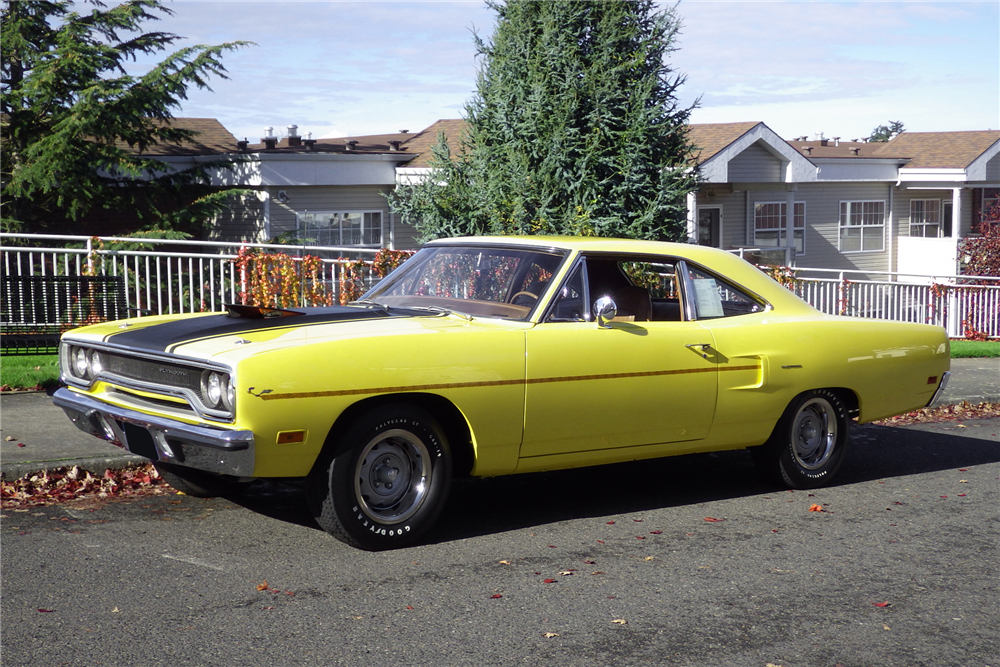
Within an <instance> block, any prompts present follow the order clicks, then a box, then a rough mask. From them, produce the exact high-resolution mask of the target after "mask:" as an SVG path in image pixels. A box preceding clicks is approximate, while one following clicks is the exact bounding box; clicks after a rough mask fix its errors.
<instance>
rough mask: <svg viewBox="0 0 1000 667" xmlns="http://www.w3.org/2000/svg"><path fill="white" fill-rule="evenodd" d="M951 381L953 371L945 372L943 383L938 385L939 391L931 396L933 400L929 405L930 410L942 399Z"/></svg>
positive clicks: (942, 378) (942, 377)
mask: <svg viewBox="0 0 1000 667" xmlns="http://www.w3.org/2000/svg"><path fill="white" fill-rule="evenodd" d="M949 379H951V371H945V372H944V375H942V376H941V382H940V383H939V384H938V388H937V391H935V392H934V395H933V396H931V400H930V401H929V402H928V403H927V407H928V408H929V407H931V406H933V405H934V403H935V402H936V401H937V400H938V399H939V398H941V394H943V393H944V390H945V389H947V388H948V380H949Z"/></svg>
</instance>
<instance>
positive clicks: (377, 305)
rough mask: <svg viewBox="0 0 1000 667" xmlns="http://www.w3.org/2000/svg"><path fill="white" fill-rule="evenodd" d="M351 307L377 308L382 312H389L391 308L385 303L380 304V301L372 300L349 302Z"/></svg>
mask: <svg viewBox="0 0 1000 667" xmlns="http://www.w3.org/2000/svg"><path fill="white" fill-rule="evenodd" d="M347 305H349V306H373V307H375V308H381V309H382V310H389V306H387V305H385V304H384V303H379V302H378V301H372V300H371V299H358V300H357V301H350V302H348V304H347Z"/></svg>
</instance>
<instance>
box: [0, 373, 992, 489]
mask: <svg viewBox="0 0 1000 667" xmlns="http://www.w3.org/2000/svg"><path fill="white" fill-rule="evenodd" d="M951 373H952V374H951V382H950V383H949V385H948V389H947V391H946V392H945V394H944V396H943V397H942V398H940V399H939V400H938V405H945V404H959V403H961V402H962V401H968V402H969V403H972V404H976V403H982V402H1000V359H952V361H951ZM145 461H146V459H144V458H142V457H139V456H133V455H132V454H129V453H128V452H127V451H125V450H124V449H121V448H119V447H116V446H114V445H112V444H110V443H108V442H105V441H103V440H100V439H98V438H95V437H93V436H91V435H88V434H86V433H84V432H83V431H81V430H79V429H77V428H76V427H75V426H74V425H73V424H72V423H71V422H70V420H69V418H68V417H66V415H65V413H63V411H62V410H61V409H60V408H57V407H56V406H55V405H53V404H52V399H51V397H50V396H48V394H46V393H45V392H17V393H9V392H4V393H3V394H0V473H2V477H3V479H8V480H10V479H18V478H20V477H23V476H24V475H27V474H34V473H36V472H38V471H41V470H50V469H54V468H62V467H67V466H74V465H76V466H80V467H81V468H83V469H85V470H89V471H91V472H95V473H102V472H104V470H106V469H108V468H124V467H127V466H129V465H135V464H139V463H144V462H145Z"/></svg>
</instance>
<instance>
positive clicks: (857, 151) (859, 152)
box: [851, 148, 861, 155]
mask: <svg viewBox="0 0 1000 667" xmlns="http://www.w3.org/2000/svg"><path fill="white" fill-rule="evenodd" d="M860 154H861V149H860V148H852V149H851V155H860Z"/></svg>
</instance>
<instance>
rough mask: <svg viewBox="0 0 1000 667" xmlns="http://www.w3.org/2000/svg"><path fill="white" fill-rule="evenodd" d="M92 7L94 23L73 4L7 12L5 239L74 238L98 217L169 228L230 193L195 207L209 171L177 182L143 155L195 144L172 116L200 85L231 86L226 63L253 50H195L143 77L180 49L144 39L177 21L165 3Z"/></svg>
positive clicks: (15, 3)
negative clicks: (151, 26)
mask: <svg viewBox="0 0 1000 667" xmlns="http://www.w3.org/2000/svg"><path fill="white" fill-rule="evenodd" d="M87 2H88V3H89V4H91V5H93V6H94V9H92V10H91V11H90V12H89V13H77V12H75V11H72V10H73V8H74V3H73V2H70V1H69V0H51V1H44V0H11V1H8V2H4V3H3V5H2V8H0V21H2V28H0V30H2V34H0V57H2V78H0V93H2V114H3V115H2V131H3V142H2V174H0V176H2V182H3V190H2V195H3V202H4V211H3V219H2V220H3V228H4V230H17V229H21V230H22V231H43V230H45V229H46V226H47V225H52V226H54V225H59V226H60V229H59V231H67V226H66V221H68V220H78V219H80V218H81V217H82V216H84V215H86V214H87V213H88V212H90V211H91V210H92V209H96V208H105V209H114V210H135V211H137V212H139V213H140V214H141V213H143V212H144V213H145V214H146V215H147V216H149V217H150V218H151V219H152V220H158V221H160V222H161V223H165V224H170V221H174V222H175V223H176V221H187V222H190V221H191V220H192V219H193V218H199V217H201V218H203V217H204V216H206V215H211V214H212V213H213V212H215V211H217V210H219V209H220V208H221V206H222V201H223V200H224V198H225V195H226V193H224V192H216V193H215V194H209V195H207V196H204V197H201V198H198V199H197V200H196V201H194V202H193V203H192V202H191V199H192V193H196V194H204V193H205V192H206V190H204V189H202V190H201V191H199V190H198V189H197V187H196V186H197V185H198V184H203V183H205V182H206V179H207V177H206V174H205V167H202V168H198V169H191V170H187V171H179V172H175V171H172V170H170V169H165V168H164V163H163V162H160V161H157V160H155V159H153V158H148V157H140V156H139V155H138V153H141V152H142V151H144V150H145V149H146V148H148V147H149V146H153V145H156V144H161V143H163V144H178V143H183V142H185V141H189V140H191V139H192V138H193V133H192V132H190V131H187V130H182V129H179V128H174V127H171V126H170V124H169V120H170V118H171V117H172V112H173V111H174V110H176V109H177V108H179V106H180V104H181V101H182V100H184V99H186V97H187V90H188V87H190V86H192V85H193V86H197V87H198V88H208V83H207V80H208V78H209V77H210V76H212V75H214V76H218V77H222V78H225V77H226V75H225V71H226V70H225V68H224V67H223V66H222V62H221V55H222V53H223V52H225V51H229V50H233V49H236V48H239V47H240V46H243V45H244V44H246V43H245V42H233V43H227V44H222V45H219V46H191V47H187V48H183V49H180V50H179V51H176V52H174V53H172V54H171V55H169V56H168V57H167V58H166V59H165V60H163V61H162V62H160V63H159V64H158V65H157V66H156V67H154V68H153V69H152V70H151V71H149V72H148V73H146V74H143V75H141V76H132V75H129V74H128V73H127V71H126V68H125V65H126V63H127V62H128V61H129V60H132V61H134V60H136V58H137V56H139V55H140V54H153V53H158V52H160V51H163V50H165V49H167V48H168V47H169V46H170V45H171V44H172V43H173V42H175V41H176V40H178V39H180V37H179V36H177V35H173V34H170V33H165V32H146V33H143V32H141V31H140V24H142V23H143V22H144V21H148V20H157V19H158V16H157V15H156V12H159V13H163V14H172V13H173V12H172V11H171V10H169V9H167V8H165V7H163V6H162V2H161V0H129V1H128V2H123V3H122V4H119V5H116V6H114V7H111V8H110V9H108V8H105V5H104V4H103V3H101V2H99V1H97V0H87ZM77 5H79V3H77ZM158 208H164V212H163V213H161V212H160V211H158V210H157V209H158ZM168 209H169V210H168ZM49 231H51V230H49Z"/></svg>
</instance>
